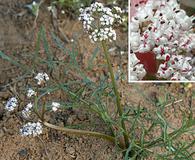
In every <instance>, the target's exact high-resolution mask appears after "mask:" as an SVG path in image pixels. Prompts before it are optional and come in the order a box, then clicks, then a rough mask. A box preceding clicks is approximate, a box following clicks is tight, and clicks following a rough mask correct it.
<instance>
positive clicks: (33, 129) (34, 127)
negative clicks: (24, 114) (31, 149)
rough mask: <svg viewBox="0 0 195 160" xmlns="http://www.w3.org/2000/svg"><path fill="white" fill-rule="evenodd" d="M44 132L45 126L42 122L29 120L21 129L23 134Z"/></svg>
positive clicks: (33, 134)
mask: <svg viewBox="0 0 195 160" xmlns="http://www.w3.org/2000/svg"><path fill="white" fill-rule="evenodd" d="M42 132H43V127H42V125H41V123H40V122H36V123H32V122H28V123H27V124H25V125H24V126H23V127H22V128H21V129H20V134H21V135H22V136H31V135H32V136H33V137H35V136H38V135H40V134H41V133H42Z"/></svg>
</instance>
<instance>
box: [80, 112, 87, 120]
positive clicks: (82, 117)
mask: <svg viewBox="0 0 195 160" xmlns="http://www.w3.org/2000/svg"><path fill="white" fill-rule="evenodd" d="M78 119H79V120H80V121H85V120H87V119H88V117H87V115H85V114H78Z"/></svg>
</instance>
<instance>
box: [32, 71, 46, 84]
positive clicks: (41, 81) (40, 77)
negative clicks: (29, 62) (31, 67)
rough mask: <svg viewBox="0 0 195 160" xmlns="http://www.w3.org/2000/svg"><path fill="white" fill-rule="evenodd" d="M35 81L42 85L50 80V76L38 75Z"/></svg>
mask: <svg viewBox="0 0 195 160" xmlns="http://www.w3.org/2000/svg"><path fill="white" fill-rule="evenodd" d="M35 79H36V80H37V84H38V85H41V84H43V83H45V82H46V81H48V80H49V76H48V75H47V73H38V74H37V75H36V76H35Z"/></svg>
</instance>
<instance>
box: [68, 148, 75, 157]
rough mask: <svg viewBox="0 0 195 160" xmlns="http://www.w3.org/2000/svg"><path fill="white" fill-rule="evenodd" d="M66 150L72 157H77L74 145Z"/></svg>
mask: <svg viewBox="0 0 195 160" xmlns="http://www.w3.org/2000/svg"><path fill="white" fill-rule="evenodd" d="M66 152H67V153H68V154H69V155H70V157H71V158H76V151H75V149H74V148H73V147H68V148H66Z"/></svg>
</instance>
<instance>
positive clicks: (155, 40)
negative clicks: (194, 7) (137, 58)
mask: <svg viewBox="0 0 195 160" xmlns="http://www.w3.org/2000/svg"><path fill="white" fill-rule="evenodd" d="M193 20H194V17H193V16H192V17H189V16H187V15H186V12H185V11H184V10H182V9H180V5H179V4H178V3H177V0H148V1H147V3H146V4H140V5H138V6H137V13H136V14H135V16H133V17H132V18H131V23H130V47H131V50H132V51H133V52H134V53H136V52H140V53H144V52H149V51H153V52H154V53H155V54H156V58H157V59H159V60H162V61H163V64H162V65H160V67H159V71H158V75H159V77H160V78H166V79H170V80H171V79H175V78H176V77H177V78H176V79H177V80H179V79H180V80H192V79H193V77H194V76H195V72H194V70H193V67H192V66H191V62H190V61H191V60H192V59H191V58H190V57H188V58H185V57H181V56H180V54H183V53H186V54H188V56H189V55H190V54H191V51H192V50H193V49H195V34H194V33H193V27H192V26H193V23H192V21H193ZM146 54H147V53H146ZM176 57H177V58H176ZM174 59H178V62H176V61H174ZM172 61H174V62H175V63H177V65H176V64H174V65H172V64H171V63H172ZM180 62H181V63H180ZM186 65H188V74H186V73H185V74H184V73H183V71H186V68H185V67H186ZM164 66H166V67H164ZM162 68H167V69H168V70H163V69H162ZM189 68H191V69H189ZM176 71H177V72H178V73H176ZM173 73H174V74H173ZM189 73H190V74H191V75H189ZM175 75H178V76H175Z"/></svg>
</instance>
